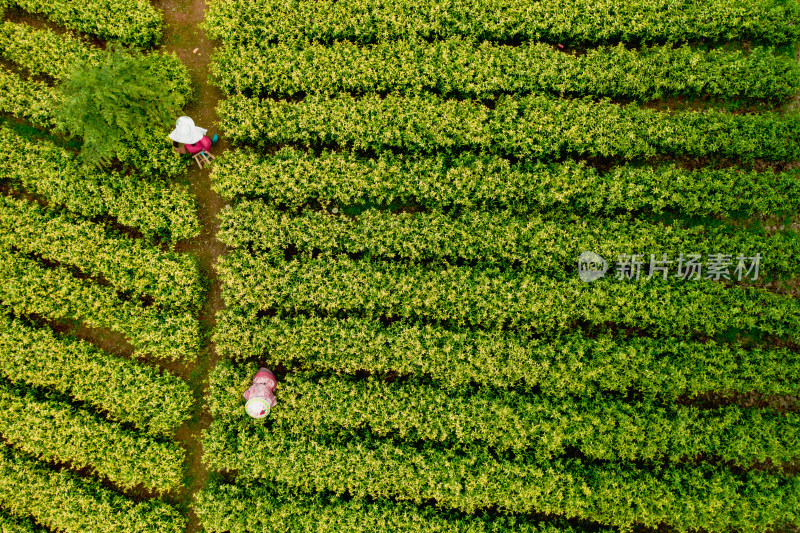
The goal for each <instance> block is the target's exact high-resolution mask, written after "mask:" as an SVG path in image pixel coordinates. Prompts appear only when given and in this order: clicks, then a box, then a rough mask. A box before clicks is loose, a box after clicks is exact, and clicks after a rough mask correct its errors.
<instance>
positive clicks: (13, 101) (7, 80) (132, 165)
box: [0, 58, 191, 182]
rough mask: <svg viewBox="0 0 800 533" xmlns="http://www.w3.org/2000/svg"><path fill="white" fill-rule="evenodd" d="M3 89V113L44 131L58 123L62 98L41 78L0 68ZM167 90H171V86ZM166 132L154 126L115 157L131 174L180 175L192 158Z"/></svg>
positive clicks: (0, 95) (163, 177) (124, 145)
mask: <svg viewBox="0 0 800 533" xmlns="http://www.w3.org/2000/svg"><path fill="white" fill-rule="evenodd" d="M176 61H178V59H177V58H171V59H170V60H169V61H168V62H167V63H165V65H163V66H158V65H156V66H155V67H154V68H158V69H159V70H161V69H162V68H163V67H164V66H168V64H169V63H173V64H174V63H175V62H176ZM169 68H171V67H168V69H169ZM183 72H185V69H184V70H183ZM164 83H165V84H166V83H167V81H166V80H165V82H164ZM0 89H2V91H3V92H2V93H0V113H10V114H12V115H14V116H16V117H18V118H20V119H23V120H27V121H29V122H31V123H33V125H34V126H36V127H37V128H39V129H42V130H50V129H51V128H52V127H53V126H54V121H53V112H52V110H53V109H54V108H55V107H56V106H58V105H60V102H61V98H62V97H61V96H60V95H59V93H58V92H57V91H56V90H55V89H54V88H52V87H50V86H49V85H47V84H45V83H42V82H39V81H34V80H23V79H22V78H20V77H19V76H17V75H15V74H13V73H11V72H8V71H7V70H5V69H4V68H2V67H0ZM164 89H165V90H170V87H165V88H164ZM165 133H166V132H164V131H161V130H160V128H159V127H157V126H154V127H153V128H151V134H150V135H148V136H146V137H145V138H144V139H142V140H140V141H137V142H135V143H130V142H128V141H124V142H123V143H121V144H120V146H119V149H118V150H117V152H116V154H115V156H116V158H117V159H118V160H119V161H121V162H123V164H124V165H125V166H126V169H127V171H128V173H129V174H139V175H142V176H146V177H147V178H149V179H150V180H151V181H156V182H165V181H166V179H167V178H170V179H171V178H176V177H178V176H180V175H181V174H183V173H184V172H185V170H186V169H187V168H188V165H189V163H191V161H190V160H188V159H182V158H180V157H176V156H175V152H174V150H173V149H172V146H171V145H170V143H169V141H168V139H167V138H166V135H165ZM137 178H138V179H141V177H138V176H137Z"/></svg>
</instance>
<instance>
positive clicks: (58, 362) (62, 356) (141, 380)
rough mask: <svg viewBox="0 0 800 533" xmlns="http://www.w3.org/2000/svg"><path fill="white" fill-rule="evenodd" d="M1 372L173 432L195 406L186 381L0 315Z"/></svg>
mask: <svg viewBox="0 0 800 533" xmlns="http://www.w3.org/2000/svg"><path fill="white" fill-rule="evenodd" d="M0 375H2V377H4V378H6V379H8V380H11V381H14V382H17V383H25V384H27V385H30V386H33V387H40V388H49V389H53V390H55V391H58V392H61V393H63V394H66V395H69V396H72V397H73V398H75V400H78V401H81V402H86V403H87V404H88V405H91V406H92V407H94V408H95V409H97V410H99V411H102V412H105V413H106V414H107V417H108V418H109V419H110V420H117V421H121V422H127V423H129V424H132V425H133V426H135V427H136V428H138V429H140V430H142V431H145V432H147V433H149V434H151V435H168V434H170V433H172V432H173V431H174V430H175V429H176V428H177V427H178V426H180V425H181V424H182V423H183V422H184V421H186V420H187V419H188V418H189V417H190V415H191V411H192V409H193V407H192V404H193V397H192V391H191V389H190V387H189V385H187V384H186V383H185V382H184V381H183V380H182V379H180V378H179V377H177V376H174V375H172V374H169V373H167V372H162V371H159V370H157V369H155V368H153V367H150V366H146V365H142V364H137V363H135V362H133V361H131V360H129V359H126V358H123V357H117V356H114V355H112V354H109V353H106V352H104V351H102V350H100V349H98V348H96V347H94V346H93V345H91V344H89V343H88V342H84V341H80V340H76V339H72V338H69V337H64V336H56V335H54V334H53V332H52V331H51V330H49V329H48V328H46V327H45V328H35V327H32V326H31V325H29V324H26V323H25V322H23V321H22V320H19V319H16V318H9V317H7V316H5V315H4V314H0Z"/></svg>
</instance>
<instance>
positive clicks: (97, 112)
mask: <svg viewBox="0 0 800 533" xmlns="http://www.w3.org/2000/svg"><path fill="white" fill-rule="evenodd" d="M109 51H110V53H108V54H104V55H103V58H102V59H101V61H100V63H99V64H94V65H93V64H90V63H81V64H78V65H77V66H76V67H75V68H74V69H73V70H72V73H71V75H70V76H69V77H68V78H67V79H66V80H65V81H64V82H63V83H61V84H60V85H59V87H58V90H59V92H60V93H61V96H62V102H63V103H62V104H61V105H60V106H59V107H58V108H57V109H56V110H55V112H54V114H55V122H56V130H57V131H59V132H62V133H68V134H69V135H72V136H76V137H81V138H82V139H83V149H82V152H81V156H82V159H83V162H84V163H85V164H86V165H89V166H101V165H108V164H109V163H110V161H111V159H113V157H114V154H115V153H116V151H117V149H118V147H119V145H120V144H134V143H137V142H139V141H140V140H142V139H144V138H145V137H146V136H148V135H152V134H153V129H154V127H158V128H164V127H167V126H168V125H169V124H170V123H171V122H172V120H173V119H174V117H175V116H176V114H179V111H180V97H179V96H178V95H177V94H175V93H173V92H171V91H170V90H169V89H168V87H170V85H169V84H168V83H167V80H165V79H164V76H163V74H160V73H159V72H158V71H157V70H156V68H155V66H154V65H153V64H152V63H151V61H150V59H149V58H148V57H147V56H144V55H142V54H141V53H140V52H139V51H138V50H136V49H126V48H123V47H121V46H118V45H114V44H112V45H111V46H110V47H109Z"/></svg>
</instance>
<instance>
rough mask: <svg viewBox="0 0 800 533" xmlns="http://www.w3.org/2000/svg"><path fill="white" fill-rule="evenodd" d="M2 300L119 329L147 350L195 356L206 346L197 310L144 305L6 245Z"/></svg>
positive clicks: (1, 259)
mask: <svg viewBox="0 0 800 533" xmlns="http://www.w3.org/2000/svg"><path fill="white" fill-rule="evenodd" d="M0 303H2V305H5V306H7V307H8V308H9V309H11V310H13V311H14V313H15V314H18V315H31V314H35V315H39V316H42V317H45V318H48V319H51V320H63V319H66V320H77V321H81V322H83V323H85V324H86V325H88V326H90V327H94V328H105V329H108V330H111V331H115V332H117V333H120V334H122V335H124V336H125V337H126V338H128V339H129V341H130V343H131V345H133V347H134V348H135V349H136V350H137V354H138V355H142V356H150V357H154V358H157V359H160V360H166V361H178V360H182V361H193V360H194V359H195V358H196V357H197V354H198V353H199V351H200V326H199V324H198V322H197V320H196V319H195V317H194V316H192V313H189V312H185V311H182V312H167V311H162V310H159V309H157V308H155V307H143V306H142V305H140V304H139V303H137V302H135V301H130V300H123V299H121V298H120V297H119V296H118V295H117V293H116V291H114V290H113V289H111V288H109V287H104V286H102V285H99V284H97V283H96V282H93V281H91V280H82V279H79V278H76V277H73V276H72V274H71V273H70V271H69V270H68V269H66V268H64V267H56V268H45V267H44V266H42V265H41V264H39V263H37V262H36V261H32V260H30V259H27V258H26V257H24V256H22V255H20V254H15V253H9V252H8V251H5V250H0Z"/></svg>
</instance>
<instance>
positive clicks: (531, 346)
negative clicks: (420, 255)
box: [214, 309, 800, 400]
mask: <svg viewBox="0 0 800 533" xmlns="http://www.w3.org/2000/svg"><path fill="white" fill-rule="evenodd" d="M214 343H215V345H216V346H217V350H218V352H219V353H220V354H222V355H224V356H226V357H229V358H231V359H235V360H237V361H242V360H245V359H257V360H259V361H261V362H262V363H263V364H264V365H266V366H269V367H274V366H278V365H281V366H284V367H288V368H294V367H301V368H308V369H314V370H318V371H323V372H336V373H340V374H345V375H346V374H354V373H356V372H357V371H359V370H365V371H367V372H372V373H375V374H380V375H383V374H388V373H393V372H397V373H400V374H403V375H407V374H411V375H416V376H430V377H432V378H433V379H435V380H436V381H437V382H439V383H441V384H443V386H446V387H461V386H464V385H466V384H469V383H480V384H485V385H490V386H493V387H498V388H503V387H520V388H521V389H522V390H526V391H531V390H532V389H534V388H535V387H538V389H539V390H541V392H542V394H546V395H548V396H564V395H568V394H574V395H587V396H594V395H596V394H598V393H599V392H600V391H619V392H627V391H628V390H630V389H633V390H636V391H638V392H641V393H642V394H644V396H645V397H656V396H658V397H663V398H665V399H667V400H673V399H674V398H676V397H678V396H680V395H682V394H687V395H688V396H690V397H694V396H697V395H699V394H703V393H705V392H708V391H713V392H716V393H718V394H722V395H725V394H728V393H730V392H732V391H736V392H740V393H748V392H751V391H757V392H760V393H762V394H775V395H798V394H800V360H798V358H797V357H796V356H795V355H794V354H793V353H792V352H791V351H789V350H787V349H770V350H762V349H757V348H753V349H750V350H745V349H742V348H741V347H738V346H728V345H725V344H718V343H715V342H713V341H709V342H708V343H700V342H692V341H687V340H685V339H675V338H666V339H665V338H657V339H653V338H648V337H632V338H624V337H618V336H616V337H615V336H609V335H601V336H598V337H596V338H586V337H584V336H583V335H582V334H581V333H580V332H572V333H569V334H567V335H561V336H558V337H553V338H546V339H537V338H532V337H530V336H526V335H520V334H515V333H512V332H487V331H481V330H463V329H462V330H456V331H452V330H448V329H443V328H440V327H436V326H431V325H417V324H407V323H402V322H398V323H395V324H392V325H391V326H383V325H382V324H381V323H380V322H378V321H375V320H370V319H359V318H354V317H350V318H347V319H343V320H340V319H336V318H320V317H314V316H309V317H304V316H297V317H293V318H291V319H281V318H277V317H268V318H262V319H257V318H254V317H245V316H242V315H240V314H239V313H237V312H235V311H234V310H231V309H226V310H224V311H222V312H221V313H220V315H219V318H218V325H217V329H216V330H215V332H214Z"/></svg>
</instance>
